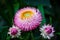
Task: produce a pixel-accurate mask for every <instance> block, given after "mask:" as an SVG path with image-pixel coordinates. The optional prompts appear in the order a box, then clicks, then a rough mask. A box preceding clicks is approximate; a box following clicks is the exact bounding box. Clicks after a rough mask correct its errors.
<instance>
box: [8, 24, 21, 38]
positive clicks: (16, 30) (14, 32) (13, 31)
mask: <svg viewBox="0 0 60 40" xmlns="http://www.w3.org/2000/svg"><path fill="white" fill-rule="evenodd" d="M20 31H21V30H20V29H19V28H18V27H15V26H14V25H13V26H12V27H11V28H10V29H9V32H8V34H10V36H11V37H12V38H14V37H19V36H20V33H21V32H20Z"/></svg>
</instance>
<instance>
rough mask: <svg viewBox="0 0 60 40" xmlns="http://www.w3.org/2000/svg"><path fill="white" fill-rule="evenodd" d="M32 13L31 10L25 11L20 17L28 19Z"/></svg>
mask: <svg viewBox="0 0 60 40" xmlns="http://www.w3.org/2000/svg"><path fill="white" fill-rule="evenodd" d="M32 15H33V12H31V11H25V12H23V13H22V14H21V19H28V18H30V17H32Z"/></svg>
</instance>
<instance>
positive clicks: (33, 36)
mask: <svg viewBox="0 0 60 40" xmlns="http://www.w3.org/2000/svg"><path fill="white" fill-rule="evenodd" d="M30 32H31V37H32V40H35V39H34V36H33V33H32V31H30Z"/></svg>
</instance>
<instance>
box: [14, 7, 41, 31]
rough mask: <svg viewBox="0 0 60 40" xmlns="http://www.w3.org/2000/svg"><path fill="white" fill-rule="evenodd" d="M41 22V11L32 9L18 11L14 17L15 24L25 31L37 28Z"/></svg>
mask: <svg viewBox="0 0 60 40" xmlns="http://www.w3.org/2000/svg"><path fill="white" fill-rule="evenodd" d="M41 21H42V16H41V13H40V12H39V10H38V9H36V8H31V7H26V8H23V9H20V10H18V11H17V13H16V14H15V17H14V24H15V25H16V26H17V27H19V28H20V29H21V30H23V31H30V30H33V29H35V28H37V27H38V26H39V24H40V23H41Z"/></svg>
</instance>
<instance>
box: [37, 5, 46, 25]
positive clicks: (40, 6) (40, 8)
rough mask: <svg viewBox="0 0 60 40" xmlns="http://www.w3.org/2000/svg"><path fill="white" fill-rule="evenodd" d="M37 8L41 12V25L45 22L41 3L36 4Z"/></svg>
mask: <svg viewBox="0 0 60 40" xmlns="http://www.w3.org/2000/svg"><path fill="white" fill-rule="evenodd" d="M38 9H39V10H40V12H41V14H42V23H41V24H42V25H43V24H44V23H46V19H45V14H44V8H43V5H41V4H40V5H39V6H38Z"/></svg>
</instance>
